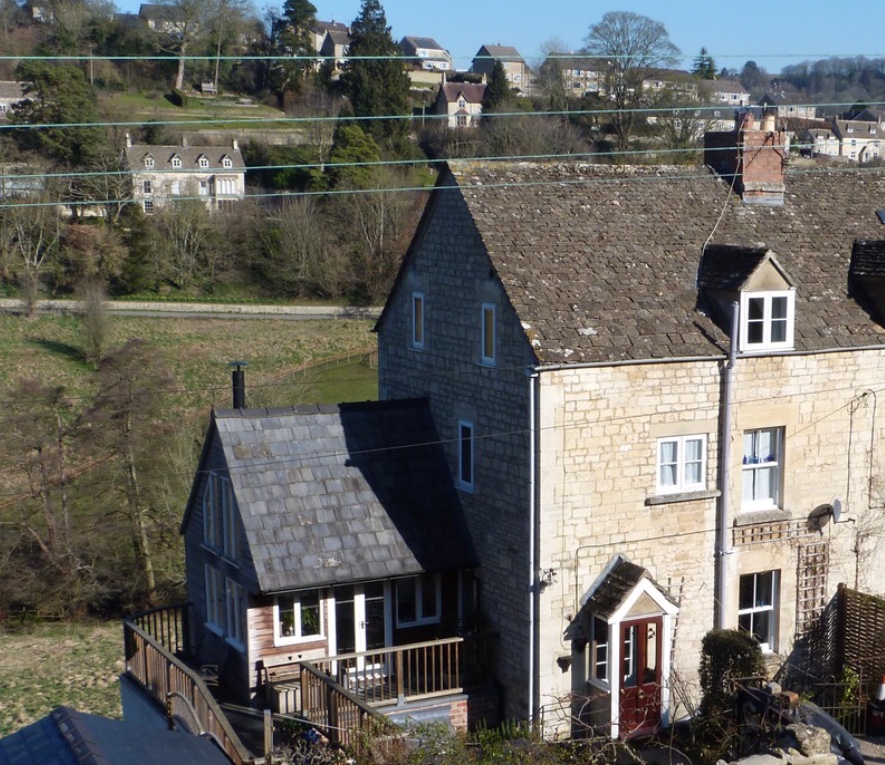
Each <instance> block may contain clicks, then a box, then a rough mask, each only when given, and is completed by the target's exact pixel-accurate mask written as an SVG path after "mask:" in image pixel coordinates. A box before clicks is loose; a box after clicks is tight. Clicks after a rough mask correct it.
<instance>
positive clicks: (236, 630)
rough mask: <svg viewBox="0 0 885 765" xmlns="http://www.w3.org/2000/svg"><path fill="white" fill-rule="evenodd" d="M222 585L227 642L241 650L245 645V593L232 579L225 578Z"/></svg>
mask: <svg viewBox="0 0 885 765" xmlns="http://www.w3.org/2000/svg"><path fill="white" fill-rule="evenodd" d="M224 585H225V606H226V614H225V616H226V619H227V624H226V625H225V635H226V637H227V639H228V642H231V643H234V644H235V645H236V646H237V647H240V648H242V647H244V646H245V644H246V640H245V634H246V591H245V590H244V589H243V586H242V585H241V584H239V583H237V582H235V581H233V580H232V579H228V578H225V581H224Z"/></svg>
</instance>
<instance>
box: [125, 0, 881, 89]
mask: <svg viewBox="0 0 885 765" xmlns="http://www.w3.org/2000/svg"><path fill="white" fill-rule="evenodd" d="M253 1H254V2H256V4H257V5H258V6H259V8H261V7H264V6H265V5H268V3H266V2H265V0H253ZM312 1H313V3H314V5H315V6H316V8H317V18H318V19H320V20H322V21H331V20H335V21H342V22H345V23H348V24H349V23H350V22H351V21H353V19H354V18H355V17H356V16H357V14H358V13H359V10H360V0H312ZM139 2H140V0H117V5H118V6H119V7H120V10H122V11H131V12H136V11H137V10H138V6H139ZM282 3H283V0H278V1H277V2H271V3H269V5H270V6H271V7H274V6H276V7H280V6H282ZM381 3H382V6H383V7H384V10H385V13H386V15H387V23H388V25H390V26H391V27H392V29H391V34H392V35H393V38H394V40H396V41H399V40H400V39H402V37H403V36H405V35H412V36H420V37H432V38H433V39H435V40H436V41H437V42H438V43H439V44H440V45H441V46H442V47H443V48H446V49H448V51H449V52H450V53H451V55H452V57H453V58H454V59H455V65H456V67H457V68H458V69H467V68H468V67H469V66H470V61H471V59H472V58H473V56H475V55H476V52H477V51H478V50H479V48H480V46H481V45H484V44H501V45H512V46H514V47H515V48H516V49H517V50H518V51H519V52H520V53H521V54H522V56H523V58H525V60H526V61H527V62H528V63H529V64H530V65H533V64H535V63H536V62H538V61H539V60H540V59H541V57H542V53H541V51H542V50H544V49H545V43H546V42H547V41H550V40H554V39H555V40H557V41H559V42H561V43H562V44H563V46H564V47H565V49H566V50H577V49H578V48H580V47H581V46H582V45H583V44H584V38H585V37H586V36H587V31H588V28H589V27H590V25H591V24H594V23H596V22H598V21H599V20H601V18H602V16H603V15H604V14H605V13H606V12H608V11H633V12H634V13H639V14H642V15H644V16H648V17H650V18H652V19H654V20H655V21H660V22H662V23H663V24H664V26H665V27H666V29H667V31H668V32H669V34H670V39H671V41H672V42H673V43H675V44H676V46H678V47H679V49H680V50H681V51H682V54H683V56H684V57H685V60H684V61H683V62H682V64H681V66H682V67H684V68H690V67H691V62H692V59H693V58H694V57H695V56H697V54H698V52H699V51H700V49H701V47H702V46H703V47H706V48H707V50H708V51H709V53H710V54H711V55H712V56H713V58H714V60H715V62H716V65H717V67H718V68H720V69H721V68H722V67H728V68H734V69H738V70H740V69H741V67H743V65H744V64H745V63H746V62H747V61H749V60H752V61H755V62H756V63H757V64H758V65H759V66H760V67H763V68H764V69H766V70H767V71H769V72H772V73H775V72H779V71H780V70H781V68H782V67H783V66H786V65H790V64H798V63H801V62H802V61H815V60H817V59H821V58H829V57H830V56H856V55H865V56H867V57H868V58H878V57H885V3H883V2H882V0H854V1H853V2H849V3H847V4H846V5H845V6H842V5H841V3H834V2H832V0H770V2H766V3H761V2H754V0H744V2H742V3H729V4H727V5H726V4H724V3H721V2H716V0H632V2H630V4H629V5H620V6H619V5H617V4H613V3H604V4H600V3H591V2H588V1H587V0H540V1H538V0H534V1H533V2H527V1H526V0H441V1H438V2H432V1H431V0H381Z"/></svg>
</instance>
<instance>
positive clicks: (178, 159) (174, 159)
mask: <svg viewBox="0 0 885 765" xmlns="http://www.w3.org/2000/svg"><path fill="white" fill-rule="evenodd" d="M172 167H181V157H179V156H178V155H176V156H174V157H172Z"/></svg>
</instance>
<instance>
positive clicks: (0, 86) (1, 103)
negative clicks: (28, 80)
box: [0, 80, 25, 121]
mask: <svg viewBox="0 0 885 765" xmlns="http://www.w3.org/2000/svg"><path fill="white" fill-rule="evenodd" d="M24 89H25V83H23V82H14V81H10V80H0V121H2V120H5V119H7V118H8V116H9V113H10V112H11V111H12V107H13V106H15V105H16V104H17V103H20V102H22V101H24V100H25V97H24V95H23V93H24Z"/></svg>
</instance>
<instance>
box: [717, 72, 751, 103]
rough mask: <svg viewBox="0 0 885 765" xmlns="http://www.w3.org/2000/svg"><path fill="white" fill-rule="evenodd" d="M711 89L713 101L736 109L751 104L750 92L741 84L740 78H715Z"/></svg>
mask: <svg viewBox="0 0 885 765" xmlns="http://www.w3.org/2000/svg"><path fill="white" fill-rule="evenodd" d="M710 90H711V97H712V101H713V103H717V104H725V105H727V106H733V107H734V108H736V109H737V108H741V107H744V106H749V105H750V93H749V91H747V90H746V89H745V88H744V86H743V85H741V83H740V80H729V79H724V80H713V81H712V82H711V83H710Z"/></svg>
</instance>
